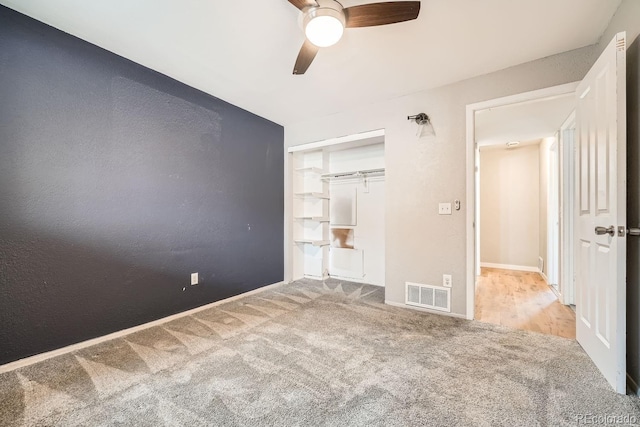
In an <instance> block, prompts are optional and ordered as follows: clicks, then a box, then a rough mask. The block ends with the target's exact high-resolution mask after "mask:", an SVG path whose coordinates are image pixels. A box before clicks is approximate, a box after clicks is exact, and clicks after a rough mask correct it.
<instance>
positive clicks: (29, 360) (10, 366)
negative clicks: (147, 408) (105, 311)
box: [0, 281, 287, 374]
mask: <svg viewBox="0 0 640 427" xmlns="http://www.w3.org/2000/svg"><path fill="white" fill-rule="evenodd" d="M286 283H287V282H285V281H282V282H277V283H272V284H270V285H265V286H262V287H260V288H257V289H254V290H251V291H247V292H244V293H241V294H239V295H234V296H232V297H229V298H225V299H222V300H220V301H214V302H212V303H209V304H207V305H203V306H200V307H196V308H192V309H190V310H187V311H183V312H180V313H176V314H172V315H171V316H167V317H163V318H161V319H157V320H153V321H151V322H148V323H143V324H142V325H138V326H134V327H131V328H127V329H123V330H121V331H116V332H112V333H110V334H108V335H103V336H101V337H96V338H92V339H89V340H86V341H82V342H79V343H75V344H71V345H68V346H66V347H62V348H58V349H56V350H51V351H47V352H45V353H40V354H35V355H33V356H29V357H25V358H24V359H19V360H16V361H15V362H9V363H6V364H4V365H0V374H2V373H5V372H10V371H13V370H15V369H19V368H23V367H25V366H29V365H33V364H34V363H38V362H42V361H43V360H47V359H51V358H52V357H56V356H60V355H63V354H66V353H70V352H72V351H76V350H80V349H83V348H87V347H91V346H92V345H96V344H100V343H102V342H105V341H109V340H112V339H115V338H121V337H124V336H126V335H129V334H132V333H134V332H138V331H141V330H143V329H148V328H151V327H154V326H158V325H162V324H163V323H167V322H171V321H173V320H176V319H180V318H181V317H185V316H190V315H192V314H194V313H197V312H199V311H203V310H206V309H208V308H211V307H215V306H217V305H220V304H224V303H228V302H231V301H235V300H237V299H240V298H244V297H247V296H250V295H254V294H257V293H260V292H264V291H266V290H269V289H273V288H277V287H279V286H282V285H284V284H286Z"/></svg>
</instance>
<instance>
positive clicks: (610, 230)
mask: <svg viewBox="0 0 640 427" xmlns="http://www.w3.org/2000/svg"><path fill="white" fill-rule="evenodd" d="M596 234H597V235H598V236H602V235H603V234H608V235H609V236H611V237H613V235H614V234H616V228H615V227H614V226H613V225H612V226H611V227H609V228H606V227H596Z"/></svg>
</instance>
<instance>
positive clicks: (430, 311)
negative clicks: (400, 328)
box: [384, 300, 467, 319]
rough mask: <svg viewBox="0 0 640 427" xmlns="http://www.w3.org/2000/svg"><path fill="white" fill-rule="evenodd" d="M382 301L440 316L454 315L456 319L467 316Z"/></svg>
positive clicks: (394, 305)
mask: <svg viewBox="0 0 640 427" xmlns="http://www.w3.org/2000/svg"><path fill="white" fill-rule="evenodd" d="M384 303H385V304H387V305H391V306H393V307H400V308H408V309H410V310H416V311H423V312H425V313H431V314H439V315H441V316H449V317H456V318H458V319H466V318H467V316H465V315H464V314H458V313H448V312H446V311H439V310H430V309H428V308H423V307H416V306H413V305H408V304H403V303H401V302H394V301H389V300H384Z"/></svg>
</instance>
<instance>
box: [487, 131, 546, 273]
mask: <svg viewBox="0 0 640 427" xmlns="http://www.w3.org/2000/svg"><path fill="white" fill-rule="evenodd" d="M539 172H540V166H539V147H538V145H537V144H536V145H526V146H522V147H516V148H509V149H507V148H506V147H504V146H500V147H499V148H486V149H482V150H480V236H481V246H480V256H481V259H480V260H481V262H482V263H491V264H502V265H509V266H521V267H529V268H536V267H537V266H538V251H539V246H540V245H539V237H540V231H539V228H540V215H539V214H540V209H539V204H540V195H539V187H540V179H539Z"/></svg>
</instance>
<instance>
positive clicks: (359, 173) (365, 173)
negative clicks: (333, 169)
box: [320, 168, 384, 180]
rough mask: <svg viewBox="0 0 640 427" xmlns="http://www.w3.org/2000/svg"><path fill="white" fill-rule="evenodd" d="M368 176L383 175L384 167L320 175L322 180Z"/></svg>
mask: <svg viewBox="0 0 640 427" xmlns="http://www.w3.org/2000/svg"><path fill="white" fill-rule="evenodd" d="M370 176H384V168H381V169H367V170H361V171H353V172H339V173H324V174H322V175H320V178H321V179H323V180H335V179H349V178H367V177H370Z"/></svg>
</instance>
